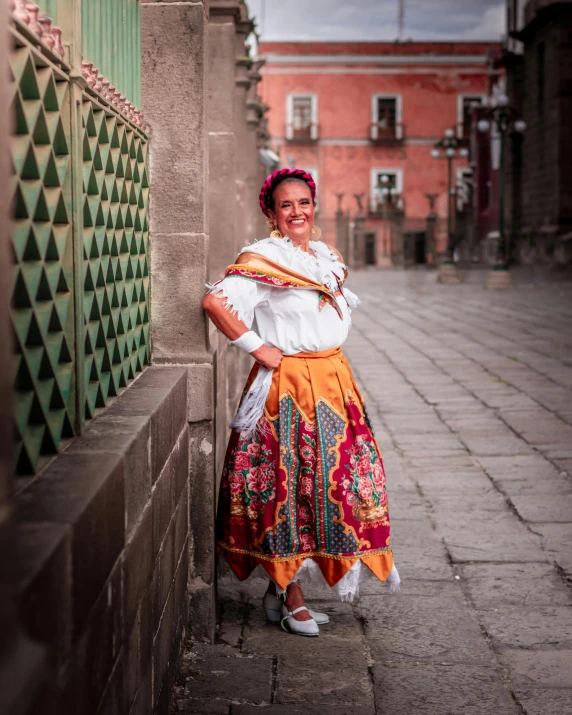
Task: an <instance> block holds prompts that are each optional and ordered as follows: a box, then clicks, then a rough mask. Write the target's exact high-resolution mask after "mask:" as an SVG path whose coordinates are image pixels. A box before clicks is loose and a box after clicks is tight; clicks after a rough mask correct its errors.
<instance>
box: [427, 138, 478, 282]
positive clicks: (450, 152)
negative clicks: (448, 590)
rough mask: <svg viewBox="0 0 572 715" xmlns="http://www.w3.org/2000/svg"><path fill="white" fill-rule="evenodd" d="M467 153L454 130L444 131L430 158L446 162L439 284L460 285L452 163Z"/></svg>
mask: <svg viewBox="0 0 572 715" xmlns="http://www.w3.org/2000/svg"><path fill="white" fill-rule="evenodd" d="M468 155H469V151H468V149H467V148H466V147H463V146H460V142H459V140H458V139H457V137H456V136H455V130H454V129H446V130H445V133H444V134H443V137H442V138H441V139H439V141H438V142H437V143H436V144H435V145H434V147H433V149H432V151H431V156H432V157H433V158H434V159H440V158H441V157H442V156H444V157H445V159H446V160H447V250H446V252H445V260H444V261H443V264H442V265H441V267H440V270H439V278H438V280H439V282H440V283H460V282H461V278H460V276H459V273H458V271H457V268H456V266H455V258H454V255H455V236H454V234H453V210H452V206H453V205H454V204H453V198H454V196H455V189H454V188H453V161H454V160H455V159H456V158H457V157H463V158H464V157H467V156H468Z"/></svg>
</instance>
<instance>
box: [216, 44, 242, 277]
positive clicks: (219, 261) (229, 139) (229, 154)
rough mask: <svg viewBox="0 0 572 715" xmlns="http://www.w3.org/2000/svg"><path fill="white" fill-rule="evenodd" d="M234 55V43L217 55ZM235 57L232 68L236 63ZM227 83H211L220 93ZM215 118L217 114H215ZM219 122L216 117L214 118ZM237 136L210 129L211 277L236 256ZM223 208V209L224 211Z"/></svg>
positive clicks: (229, 96)
mask: <svg viewBox="0 0 572 715" xmlns="http://www.w3.org/2000/svg"><path fill="white" fill-rule="evenodd" d="M225 51H226V52H230V53H232V54H234V46H233V45H232V44H229V45H228V46H227V47H226V48H225V47H224V46H221V47H219V48H217V55H218V54H222V53H224V52H225ZM235 61H236V60H235V58H234V57H233V60H232V64H231V67H233V66H234V63H235ZM225 74H226V78H228V79H230V80H231V81H232V83H233V84H234V77H233V73H232V71H231V72H228V71H227V72H226V73H225ZM223 84H224V82H218V81H216V80H215V81H214V82H212V83H211V86H212V88H213V90H212V91H214V92H219V93H220V88H221V85H223ZM233 96H234V93H233V92H229V94H228V95H227V100H226V103H227V104H228V105H230V107H231V109H232V98H233ZM213 117H215V118H216V117H218V113H215V114H214V115H213ZM215 121H216V119H215ZM234 158H235V135H234V132H231V131H224V130H221V131H218V132H216V131H211V133H210V134H209V236H210V246H211V250H210V252H209V279H210V280H211V281H212V280H218V279H219V278H222V276H223V274H224V271H225V269H226V267H227V265H229V264H230V263H232V262H233V261H234V259H235V255H234V240H235V221H234V209H235V206H234V202H232V201H229V200H228V198H229V197H228V194H229V186H232V185H233V184H234V180H235V171H236V169H235V161H234ZM222 207H224V211H222V210H221V209H222Z"/></svg>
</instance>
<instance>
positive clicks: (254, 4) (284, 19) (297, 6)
mask: <svg viewBox="0 0 572 715" xmlns="http://www.w3.org/2000/svg"><path fill="white" fill-rule="evenodd" d="M247 2H248V6H249V8H250V12H251V15H253V16H254V17H255V19H256V22H257V24H258V31H259V32H260V33H261V35H262V39H263V40H395V39H396V38H397V35H398V30H397V14H398V9H397V8H398V0H247ZM504 26H505V2H504V0H405V23H404V33H403V39H413V40H498V39H500V37H501V36H502V34H503V31H504Z"/></svg>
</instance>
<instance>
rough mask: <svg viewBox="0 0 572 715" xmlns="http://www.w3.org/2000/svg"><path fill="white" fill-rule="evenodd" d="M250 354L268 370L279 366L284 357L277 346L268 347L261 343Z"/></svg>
mask: <svg viewBox="0 0 572 715" xmlns="http://www.w3.org/2000/svg"><path fill="white" fill-rule="evenodd" d="M250 354H251V355H252V357H253V358H254V359H255V360H256V362H259V363H260V364H261V365H264V367H266V368H268V369H269V370H275V369H276V368H277V367H279V366H280V363H281V362H282V358H283V357H284V355H282V353H281V351H280V350H278V348H270V347H268V345H261V346H260V347H259V348H258V350H254V351H253V352H251V353H250Z"/></svg>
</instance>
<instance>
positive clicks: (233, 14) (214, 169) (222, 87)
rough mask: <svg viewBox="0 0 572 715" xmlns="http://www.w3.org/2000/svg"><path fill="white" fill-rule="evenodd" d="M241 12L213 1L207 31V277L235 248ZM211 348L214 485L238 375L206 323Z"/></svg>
mask: <svg viewBox="0 0 572 715" xmlns="http://www.w3.org/2000/svg"><path fill="white" fill-rule="evenodd" d="M243 11H244V8H243V5H242V2H241V1H240V0H212V2H211V3H210V5H209V32H208V132H209V134H208V136H209V235H210V247H209V276H210V280H211V281H215V280H218V279H219V278H221V277H222V276H223V274H224V270H225V268H226V267H227V266H228V265H229V264H230V263H232V262H233V261H234V259H235V257H236V253H237V245H236V244H237V243H238V241H237V239H236V238H235V233H236V219H237V212H236V209H237V207H236V165H237V161H236V150H237V147H236V134H235V121H234V119H235V111H236V109H235V99H236V98H235V73H236V22H237V21H240V19H241V13H242V12H243ZM209 339H210V343H211V345H212V347H213V349H214V351H215V355H216V359H215V365H216V379H215V394H214V402H215V425H216V428H215V458H214V463H215V481H216V486H217V489H218V483H219V479H220V475H221V473H222V467H223V462H224V455H225V452H226V443H227V440H228V435H229V430H228V424H229V422H230V416H231V412H232V408H233V404H231V402H230V401H229V399H228V397H229V391H232V390H233V385H234V383H235V382H236V381H237V380H238V379H239V378H240V375H236V373H234V374H233V376H232V378H233V379H229V367H230V364H231V363H232V356H233V355H234V357H235V358H237V357H238V356H237V355H236V352H238V351H236V349H233V348H232V346H230V345H229V344H228V341H227V340H226V339H225V338H224V337H223V336H222V335H221V334H220V333H219V332H218V331H217V330H216V328H215V327H214V325H213V324H212V323H211V324H210V325H209Z"/></svg>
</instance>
